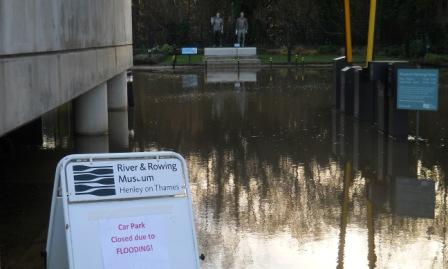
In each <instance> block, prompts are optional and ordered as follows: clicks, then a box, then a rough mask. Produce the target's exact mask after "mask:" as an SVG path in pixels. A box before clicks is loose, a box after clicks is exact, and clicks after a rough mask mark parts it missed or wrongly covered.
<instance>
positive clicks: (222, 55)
mask: <svg viewBox="0 0 448 269" xmlns="http://www.w3.org/2000/svg"><path fill="white" fill-rule="evenodd" d="M204 56H205V58H204V61H206V64H207V65H238V64H240V65H242V66H248V65H249V66H252V65H260V64H261V61H260V59H258V57H257V48H256V47H245V48H233V47H227V48H205V49H204Z"/></svg>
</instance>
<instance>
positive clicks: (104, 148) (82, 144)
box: [75, 135, 109, 154]
mask: <svg viewBox="0 0 448 269" xmlns="http://www.w3.org/2000/svg"><path fill="white" fill-rule="evenodd" d="M75 149H76V152H77V153H79V154H81V153H82V154H85V153H108V152H109V136H108V135H96V136H84V135H81V136H77V137H76V138H75Z"/></svg>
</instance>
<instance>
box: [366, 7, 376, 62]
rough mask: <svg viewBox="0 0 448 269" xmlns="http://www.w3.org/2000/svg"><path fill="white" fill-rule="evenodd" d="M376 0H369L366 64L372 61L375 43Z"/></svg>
mask: <svg viewBox="0 0 448 269" xmlns="http://www.w3.org/2000/svg"><path fill="white" fill-rule="evenodd" d="M375 21H376V0H370V15H369V36H368V39H367V57H366V65H367V64H368V63H369V62H371V61H373V48H374V43H375Z"/></svg>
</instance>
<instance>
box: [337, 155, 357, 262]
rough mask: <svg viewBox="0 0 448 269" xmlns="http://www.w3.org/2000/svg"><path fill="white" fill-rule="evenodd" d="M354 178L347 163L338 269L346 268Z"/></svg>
mask: <svg viewBox="0 0 448 269" xmlns="http://www.w3.org/2000/svg"><path fill="white" fill-rule="evenodd" d="M352 178H353V170H352V164H351V162H346V164H345V173H344V184H343V197H344V200H343V202H342V211H341V222H340V231H339V245H338V260H337V266H336V269H343V268H344V256H345V255H344V254H345V236H346V233H347V224H348V215H349V209H350V207H349V206H350V195H349V194H350V185H351V180H352Z"/></svg>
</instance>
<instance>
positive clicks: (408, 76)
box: [397, 68, 439, 141]
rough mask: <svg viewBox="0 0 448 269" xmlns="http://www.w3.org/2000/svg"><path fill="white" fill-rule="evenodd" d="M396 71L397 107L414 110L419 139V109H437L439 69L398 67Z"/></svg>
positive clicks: (417, 139)
mask: <svg viewBox="0 0 448 269" xmlns="http://www.w3.org/2000/svg"><path fill="white" fill-rule="evenodd" d="M397 72H398V74H397V108H398V109H403V110H415V111H416V114H417V116H416V117H417V118H416V141H419V140H421V137H420V134H419V129H420V111H421V110H423V111H425V110H426V111H437V110H438V107H439V103H438V100H439V70H437V69H415V68H414V69H411V68H399V69H398V71H397Z"/></svg>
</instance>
